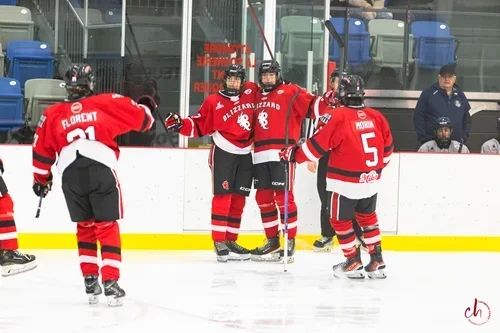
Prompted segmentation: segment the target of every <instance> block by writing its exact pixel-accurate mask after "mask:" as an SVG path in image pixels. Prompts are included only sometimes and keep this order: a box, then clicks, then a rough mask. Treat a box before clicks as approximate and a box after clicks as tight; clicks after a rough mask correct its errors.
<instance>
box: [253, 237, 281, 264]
mask: <svg viewBox="0 0 500 333" xmlns="http://www.w3.org/2000/svg"><path fill="white" fill-rule="evenodd" d="M250 259H251V260H253V261H270V262H279V261H280V260H281V259H280V239H279V237H278V236H277V237H271V238H268V239H266V240H265V242H264V244H263V245H262V246H260V247H257V248H255V249H253V250H251V251H250Z"/></svg>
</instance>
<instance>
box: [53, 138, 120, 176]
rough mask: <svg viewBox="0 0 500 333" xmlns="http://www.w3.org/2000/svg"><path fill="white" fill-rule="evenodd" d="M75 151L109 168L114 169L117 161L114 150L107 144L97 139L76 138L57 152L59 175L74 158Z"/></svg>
mask: <svg viewBox="0 0 500 333" xmlns="http://www.w3.org/2000/svg"><path fill="white" fill-rule="evenodd" d="M77 152H78V153H80V155H82V156H85V157H88V158H90V159H92V160H94V161H97V162H100V163H102V164H104V165H106V166H107V167H109V168H110V169H115V166H116V163H117V162H118V159H117V157H116V153H115V151H114V150H113V149H111V148H109V147H108V146H106V145H104V144H102V143H100V142H99V141H92V140H87V139H78V140H76V141H73V142H72V143H71V144H70V145H68V146H66V147H64V148H63V149H62V150H61V153H60V154H59V159H58V161H57V169H58V170H59V173H60V174H61V175H62V174H63V172H64V170H65V169H66V168H67V167H68V166H69V165H70V164H71V163H73V161H74V160H76V157H77Z"/></svg>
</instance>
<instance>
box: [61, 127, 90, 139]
mask: <svg viewBox="0 0 500 333" xmlns="http://www.w3.org/2000/svg"><path fill="white" fill-rule="evenodd" d="M66 139H67V140H68V142H72V141H74V140H76V139H87V140H92V141H95V128H94V126H89V127H87V128H86V129H85V130H83V129H81V128H75V129H74V130H72V131H71V132H69V133H68V135H67V136H66Z"/></svg>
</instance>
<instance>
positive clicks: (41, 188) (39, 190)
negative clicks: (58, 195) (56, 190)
mask: <svg viewBox="0 0 500 333" xmlns="http://www.w3.org/2000/svg"><path fill="white" fill-rule="evenodd" d="M50 190H52V173H50V174H49V178H48V179H47V182H46V183H45V184H43V183H41V182H38V181H36V180H35V181H33V192H35V194H36V195H37V196H39V197H40V196H43V197H44V198H45V197H46V196H47V194H48V193H49V191H50Z"/></svg>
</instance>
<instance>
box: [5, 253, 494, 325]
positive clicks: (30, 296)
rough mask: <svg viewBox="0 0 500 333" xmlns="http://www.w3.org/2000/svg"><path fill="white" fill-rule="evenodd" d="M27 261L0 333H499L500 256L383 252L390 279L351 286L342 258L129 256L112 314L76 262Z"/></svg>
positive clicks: (69, 258)
mask: <svg viewBox="0 0 500 333" xmlns="http://www.w3.org/2000/svg"><path fill="white" fill-rule="evenodd" d="M27 252H29V253H33V254H36V255H38V257H39V266H38V268H37V269H35V270H34V271H31V272H27V273H24V274H21V275H17V276H12V277H8V278H1V279H0V297H1V300H2V301H3V306H2V308H1V309H0V332H8V333H20V332H22V333H28V332H29V333H44V332H47V333H77V332H81V333H128V332H133V333H138V332H139V333H149V332H162V333H163V332H165V333H167V332H187V333H191V332H193V333H194V332H199V333H212V332H214V333H225V332H235V333H238V332H258V333H281V332H283V333H285V332H287V333H293V332H301V333H313V332H329V333H340V332H346V333H349V332H350V333H355V332H363V333H368V332H387V333H390V332H394V333H396V332H397V333H410V332H418V333H431V332H436V333H437V332H439V333H448V332H449V333H460V332H500V288H499V284H500V267H499V264H500V254H494V253H449V254H439V253H404V252H385V253H384V256H385V261H386V264H387V274H388V278H387V280H376V281H375V280H368V279H366V280H363V281H350V280H345V281H344V280H337V279H335V278H334V277H333V275H332V270H331V266H332V265H333V264H335V263H337V262H339V261H340V260H343V258H342V256H341V254H340V253H339V252H338V250H337V251H335V252H334V253H312V252H300V251H299V252H298V253H297V254H296V261H295V263H294V264H292V265H289V270H288V272H287V273H284V272H283V266H282V265H281V264H276V263H255V262H241V263H226V264H222V263H217V262H216V261H215V256H214V254H213V253H212V252H208V251H193V252H139V251H134V252H132V251H124V253H123V260H124V262H123V267H122V279H121V280H120V284H121V286H122V287H123V288H124V289H125V291H126V292H127V297H126V299H125V304H124V306H123V307H121V308H108V307H107V306H106V304H105V302H104V299H101V303H100V304H98V305H97V306H90V305H88V304H87V297H86V295H85V292H84V287H83V278H82V277H81V274H80V271H79V265H78V257H77V253H76V251H27ZM363 260H365V261H366V263H367V262H368V255H367V254H363ZM474 299H478V300H479V301H482V302H485V303H486V304H488V306H489V308H490V311H491V318H490V320H489V322H487V323H486V324H484V325H481V326H476V325H473V324H471V323H470V322H469V320H468V319H467V318H465V310H466V308H467V307H471V308H472V307H473V306H474ZM479 305H480V307H479V308H480V309H481V310H482V312H481V315H482V317H483V318H484V317H486V315H487V309H486V307H485V306H484V305H483V304H479ZM479 308H478V309H479ZM473 320H474V321H476V322H481V321H482V320H483V319H482V318H479V315H478V316H477V317H476V318H474V319H473Z"/></svg>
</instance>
